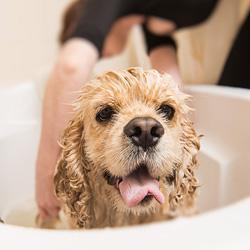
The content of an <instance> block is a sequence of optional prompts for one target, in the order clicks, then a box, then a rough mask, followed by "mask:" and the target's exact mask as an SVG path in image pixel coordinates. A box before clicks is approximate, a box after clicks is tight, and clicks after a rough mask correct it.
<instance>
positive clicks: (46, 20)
mask: <svg viewBox="0 0 250 250" xmlns="http://www.w3.org/2000/svg"><path fill="white" fill-rule="evenodd" d="M69 2H70V0H60V1H55V0H1V1H0V87H1V86H5V85H9V84H13V83H17V82H21V81H23V80H27V79H28V80H30V79H32V78H33V77H34V75H35V74H36V73H37V71H38V70H39V69H40V68H42V67H44V66H46V65H48V64H51V63H52V62H53V61H54V59H55V55H56V53H57V49H58V43H57V37H58V32H59V30H60V21H61V15H62V11H63V10H64V8H65V6H66V5H67V4H68V3H69Z"/></svg>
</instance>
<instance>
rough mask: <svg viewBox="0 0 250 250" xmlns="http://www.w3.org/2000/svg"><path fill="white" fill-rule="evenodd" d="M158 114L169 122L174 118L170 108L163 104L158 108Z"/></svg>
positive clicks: (172, 110)
mask: <svg viewBox="0 0 250 250" xmlns="http://www.w3.org/2000/svg"><path fill="white" fill-rule="evenodd" d="M158 112H159V113H161V114H163V116H164V118H166V119H168V120H169V121H170V120H172V119H173V117H174V112H175V110H174V108H172V107H171V106H169V105H165V104H163V105H161V106H160V107H159V108H158Z"/></svg>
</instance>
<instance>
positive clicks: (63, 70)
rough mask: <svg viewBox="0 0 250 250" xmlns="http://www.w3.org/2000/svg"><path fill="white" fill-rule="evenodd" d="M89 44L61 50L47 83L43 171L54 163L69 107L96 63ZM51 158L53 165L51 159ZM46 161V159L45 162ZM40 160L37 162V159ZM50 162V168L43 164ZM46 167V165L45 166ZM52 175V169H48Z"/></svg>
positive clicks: (70, 111)
mask: <svg viewBox="0 0 250 250" xmlns="http://www.w3.org/2000/svg"><path fill="white" fill-rule="evenodd" d="M91 46H92V45H91V44H89V43H88V42H83V41H82V40H81V39H74V40H73V39H72V41H69V42H68V44H66V45H65V46H64V48H63V49H62V52H61V54H60V56H59V59H58V62H57V64H56V66H55V68H54V71H53V72H52V75H51V77H50V79H49V81H48V84H47V88H46V91H45V96H44V101H43V118H42V121H43V122H42V134H41V142H40V149H39V150H40V151H41V150H42V151H47V152H48V154H49V155H44V156H43V158H42V159H41V160H42V161H43V165H44V167H48V168H50V167H51V166H49V165H51V164H52V165H53V164H55V163H56V161H57V157H58V154H59V147H58V145H57V142H58V141H60V139H61V136H62V133H63V130H64V128H65V126H66V125H67V122H68V121H69V120H70V119H71V118H72V116H73V108H72V106H71V104H72V101H74V100H75V99H76V98H77V96H78V94H77V93H75V92H76V91H79V90H80V88H81V87H82V86H83V84H84V83H85V82H86V81H87V80H88V77H89V75H90V72H91V70H92V68H93V66H94V64H95V62H96V60H97V51H95V48H94V47H93V48H92V47H91ZM52 155H53V157H54V160H53V163H52V161H51V156H52ZM44 157H45V158H44ZM38 160H39V159H38ZM47 161H49V162H50V164H48V165H47V164H46V162H47ZM44 163H45V164H44ZM48 170H49V172H50V173H51V174H52V172H53V171H54V170H53V169H48Z"/></svg>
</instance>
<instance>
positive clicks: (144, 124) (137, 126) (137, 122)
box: [124, 117, 164, 150]
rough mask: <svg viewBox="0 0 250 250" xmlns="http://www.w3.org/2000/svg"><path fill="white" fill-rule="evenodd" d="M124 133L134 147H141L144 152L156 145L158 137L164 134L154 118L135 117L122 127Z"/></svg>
mask: <svg viewBox="0 0 250 250" xmlns="http://www.w3.org/2000/svg"><path fill="white" fill-rule="evenodd" d="M124 133H125V135H126V136H128V137H129V138H131V140H132V142H133V143H134V144H135V145H136V146H141V147H142V148H143V149H144V150H146V149H147V148H149V147H152V146H155V145H156V144H157V142H158V141H159V139H160V137H161V136H162V135H163V134H164V128H163V126H162V125H161V124H160V123H159V122H158V121H157V120H155V119H154V118H151V117H137V118H134V119H133V120H131V121H130V122H129V123H128V124H127V125H126V126H125V127H124Z"/></svg>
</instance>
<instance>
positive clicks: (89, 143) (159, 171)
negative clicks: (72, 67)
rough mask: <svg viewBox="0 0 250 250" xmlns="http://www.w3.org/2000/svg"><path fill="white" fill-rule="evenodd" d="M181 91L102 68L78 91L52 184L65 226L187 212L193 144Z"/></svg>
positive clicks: (191, 198)
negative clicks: (61, 209)
mask: <svg viewBox="0 0 250 250" xmlns="http://www.w3.org/2000/svg"><path fill="white" fill-rule="evenodd" d="M186 101H188V96H187V95H185V94H183V93H181V92H180V91H179V88H178V86H177V84H176V83H175V82H174V81H173V79H172V77H171V76H170V75H163V76H162V75H160V74H159V73H158V72H157V71H155V70H149V71H144V70H143V69H141V68H130V69H128V70H120V71H108V72H104V73H102V74H100V75H97V76H96V77H94V78H93V79H92V80H91V81H89V82H88V83H87V84H86V85H84V86H83V87H82V89H81V90H80V96H79V98H78V99H77V100H76V102H75V103H74V105H75V109H76V115H75V116H74V118H73V119H72V120H71V121H70V122H69V125H68V127H67V128H66V129H65V132H64V135H63V139H62V141H61V148H62V153H61V157H60V160H59V162H58V165H57V169H56V173H55V177H54V184H55V190H56V194H57V196H58V198H59V199H60V200H61V202H62V204H63V208H64V211H65V213H66V214H67V216H68V222H69V225H70V227H72V228H101V227H106V226H111V227H114V226H122V225H134V224H139V223H145V222H151V221H160V220H166V219H169V218H172V217H175V216H177V215H179V214H193V213H195V211H196V208H195V196H196V195H195V194H196V189H197V180H196V178H195V176H194V169H196V168H197V167H198V162H197V158H196V157H197V153H198V150H199V147H200V143H199V137H198V136H197V134H196V132H195V130H194V128H193V125H192V122H190V121H189V120H188V117H187V114H188V112H189V111H190V108H189V107H188V106H187V105H186Z"/></svg>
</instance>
